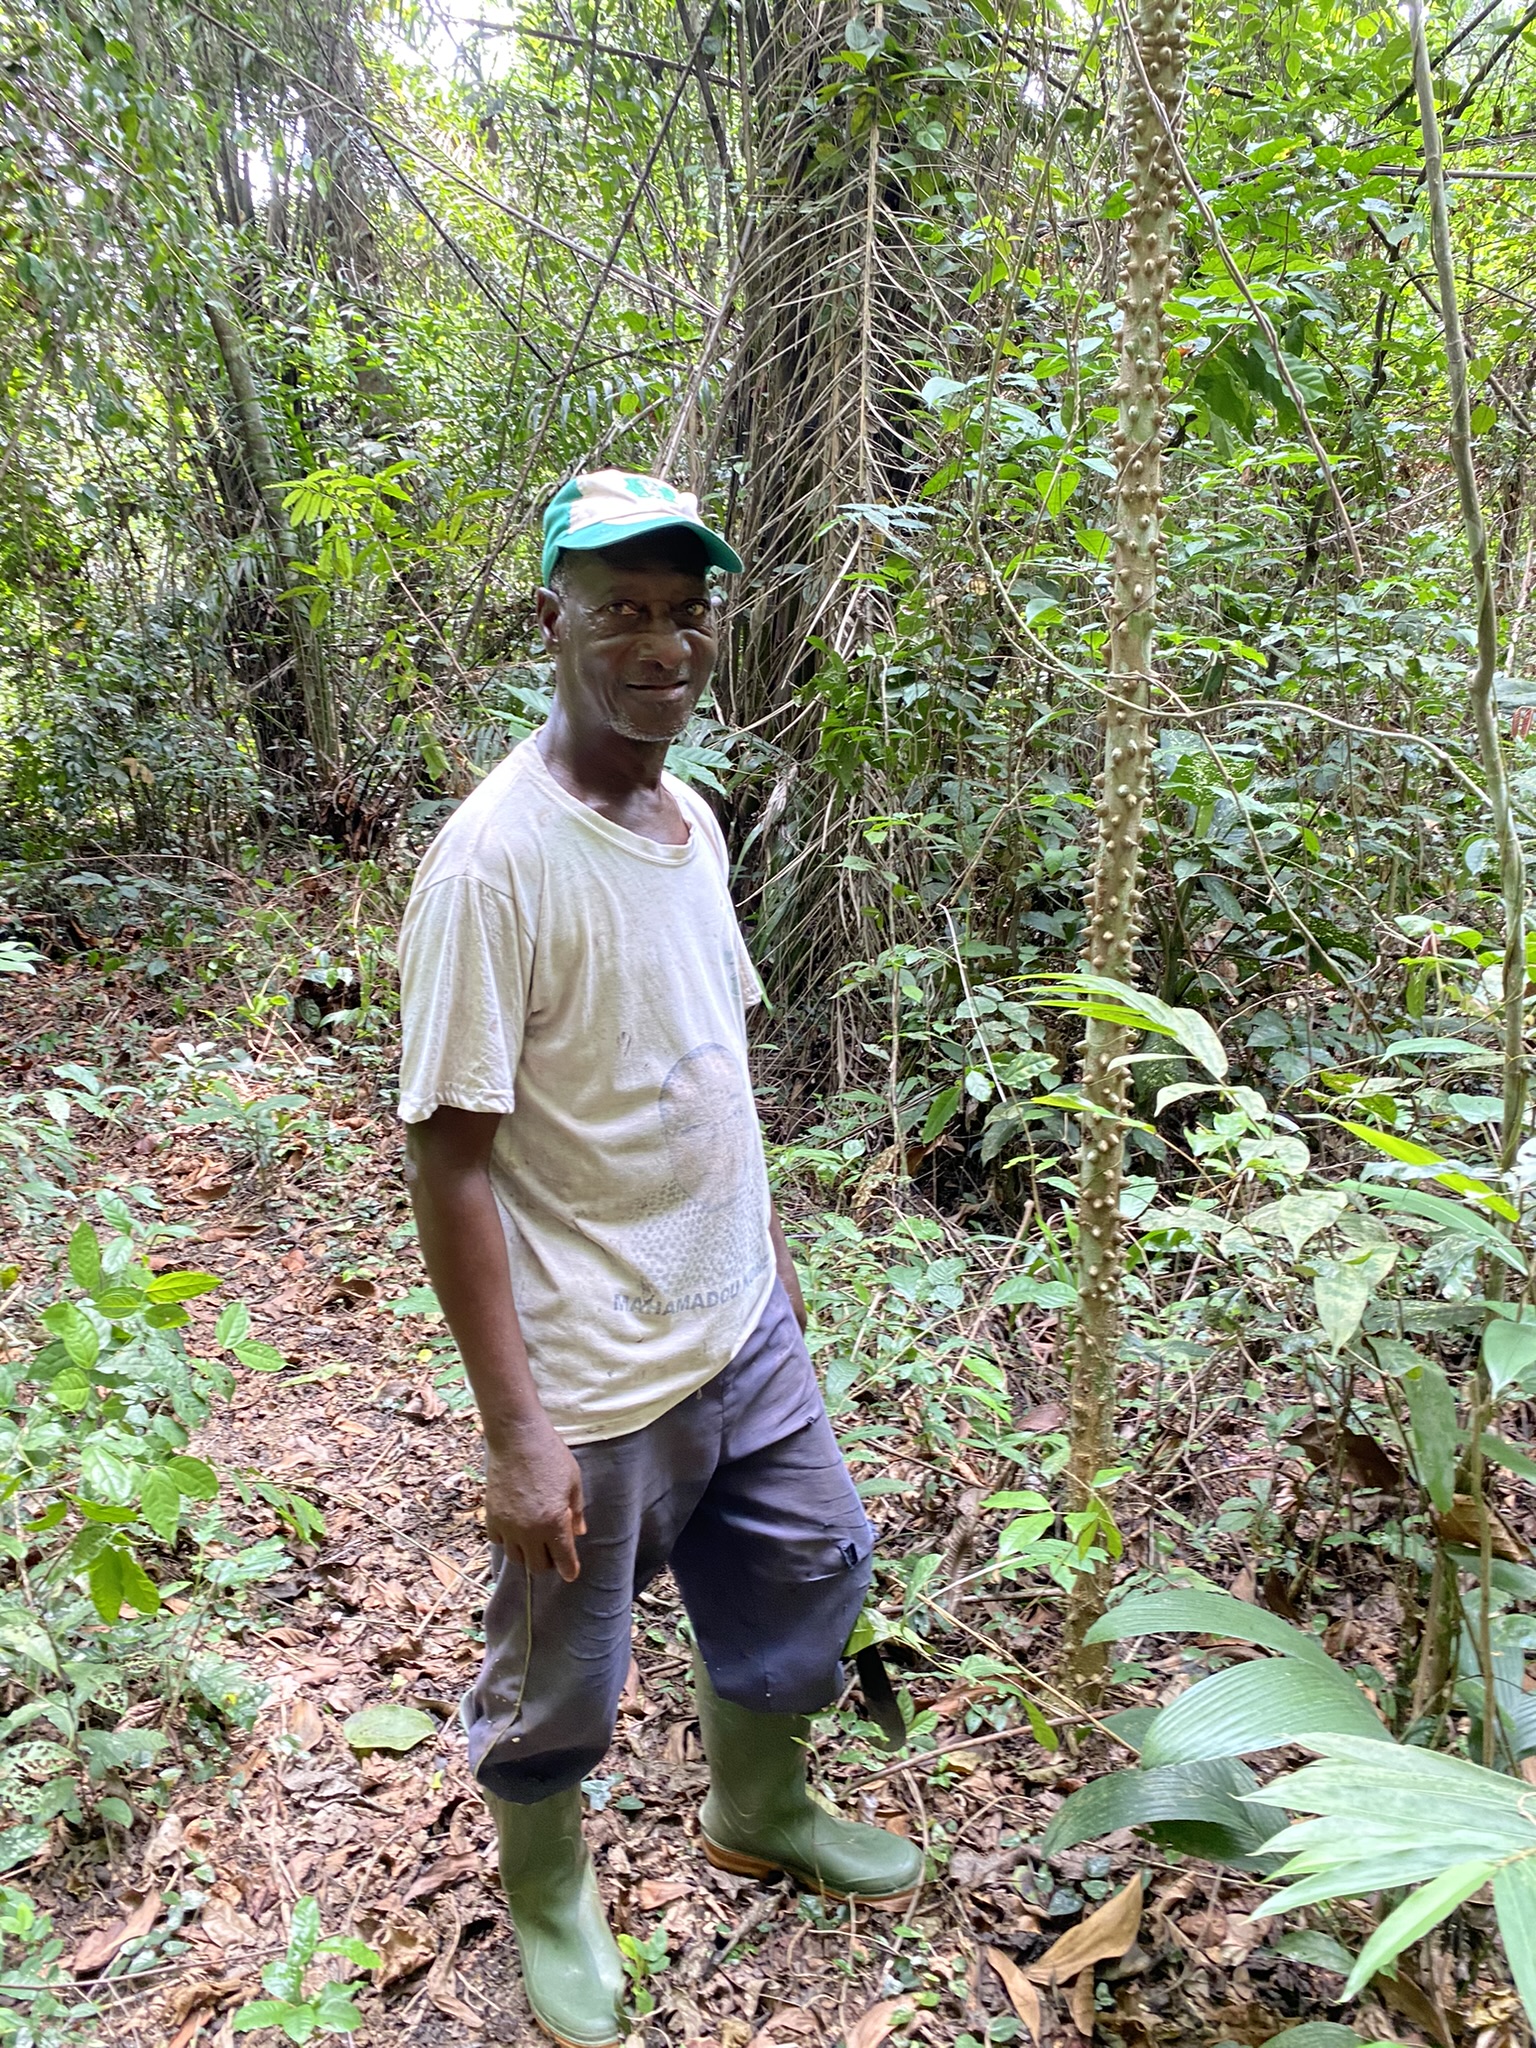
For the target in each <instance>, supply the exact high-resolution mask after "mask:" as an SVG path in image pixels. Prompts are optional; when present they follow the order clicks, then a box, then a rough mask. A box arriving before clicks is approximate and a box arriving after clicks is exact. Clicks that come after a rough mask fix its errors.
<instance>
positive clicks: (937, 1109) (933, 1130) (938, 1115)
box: [220, 1083, 960, 1342]
mask: <svg viewBox="0 0 1536 2048" xmlns="http://www.w3.org/2000/svg"><path fill="white" fill-rule="evenodd" d="M959 1107H960V1087H959V1084H958V1083H956V1085H955V1086H954V1087H953V1088H941V1089H940V1090H939V1092H938V1094H937V1095H936V1096H935V1097H934V1099H933V1102H932V1105H931V1106H930V1108H929V1111H928V1114H927V1116H926V1117H925V1118H924V1119H923V1129H922V1135H921V1137H920V1139H919V1142H920V1143H921V1144H924V1145H931V1144H932V1143H933V1141H934V1139H935V1138H936V1137H938V1135H939V1133H940V1132H941V1131H942V1130H943V1128H944V1126H945V1125H946V1124H947V1123H948V1122H949V1120H950V1118H951V1117H952V1116H953V1115H954V1113H955V1111H956V1110H957V1109H958V1108H959ZM221 1327H222V1326H221ZM220 1341H221V1342H222V1341H225V1340H223V1339H221V1340H220Z"/></svg>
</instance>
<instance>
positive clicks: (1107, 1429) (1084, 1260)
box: [1065, 0, 1189, 1687]
mask: <svg viewBox="0 0 1536 2048" xmlns="http://www.w3.org/2000/svg"><path fill="white" fill-rule="evenodd" d="M1132 35H1133V38H1134V47H1133V48H1132V50H1131V51H1130V58H1131V67H1130V68H1131V77H1130V85H1129V92H1128V104H1127V110H1126V119H1127V127H1128V129H1129V138H1130V149H1131V157H1132V164H1133V169H1134V174H1135V177H1134V184H1135V190H1134V195H1133V197H1132V201H1131V209H1130V213H1129V215H1128V216H1127V220H1126V235H1125V252H1124V257H1123V260H1122V263H1121V269H1120V295H1119V296H1120V313H1121V328H1120V360H1119V378H1118V381H1117V383H1116V386H1115V399H1116V404H1117V406H1118V408H1119V424H1118V428H1117V431H1116V435H1115V515H1114V556H1113V591H1112V598H1111V618H1110V641H1109V678H1108V691H1107V695H1106V699H1105V710H1104V786H1103V794H1102V796H1101V798H1100V801H1099V813H1098V819H1099V841H1098V853H1097V856H1096V859H1095V863H1094V875H1093V892H1092V898H1091V905H1090V911H1089V920H1088V936H1087V961H1086V964H1087V967H1088V969H1089V970H1090V971H1091V972H1092V973H1094V974H1103V975H1111V976H1113V977H1114V978H1115V979H1116V980H1119V981H1129V980H1131V979H1132V978H1133V974H1134V966H1133V961H1134V953H1135V944H1136V930H1137V899H1138V896H1139V892H1140V882H1141V834H1142V815H1143V811H1144V809H1145V806H1146V801H1147V789H1148V783H1149V779H1150V755H1151V751H1152V741H1151V736H1150V734H1149V732H1148V726H1147V705H1148V684H1149V681H1150V671H1151V663H1152V634H1153V625H1154V621H1155V617H1156V600H1157V564H1158V556H1159V554H1160V552H1161V542H1160V539H1159V514H1160V511H1161V506H1162V481H1163V410H1164V392H1163V358H1164V354H1165V347H1164V340H1163V314H1164V307H1165V305H1166V302H1167V297H1168V279H1169V272H1170V269H1171V266H1172V261H1173V248H1174V243H1175V239H1176V237H1177V234H1178V199H1179V173H1178V166H1177V163H1176V161H1175V157H1174V151H1173V146H1172V143H1171V141H1170V136H1169V132H1168V131H1169V130H1176V124H1177V121H1178V117H1179V108H1180V105H1181V103H1182V100H1183V97H1184V77H1185V67H1186V64H1187V61H1188V48H1189V41H1188V15H1187V12H1186V9H1185V7H1184V5H1183V0H1175V4H1172V5H1169V4H1166V0H1141V5H1140V7H1139V9H1138V12H1137V16H1136V20H1135V24H1134V27H1133V29H1132ZM1154 94H1155V95H1156V98H1157V100H1158V101H1160V102H1161V106H1162V110H1163V115H1165V116H1166V127H1165V122H1164V118H1163V117H1162V115H1160V113H1159V108H1158V106H1157V105H1156V104H1154V100H1153V95H1154ZM1128 1050H1129V1037H1128V1034H1127V1032H1126V1031H1125V1029H1124V1028H1123V1027H1121V1026H1120V1025H1117V1024H1110V1023H1106V1022H1104V1021H1102V1020H1100V1019H1090V1021H1089V1023H1088V1028H1087V1038H1086V1042H1085V1046H1084V1057H1083V1076H1082V1092H1083V1094H1084V1095H1085V1096H1086V1097H1087V1099H1088V1100H1089V1101H1090V1102H1091V1103H1093V1104H1094V1106H1095V1108H1096V1109H1097V1110H1098V1111H1099V1112H1100V1114H1098V1115H1095V1116H1085V1117H1084V1119H1083V1138H1082V1152H1081V1156H1080V1161H1079V1173H1078V1209H1077V1225H1078V1229H1077V1284H1078V1296H1079V1304H1078V1320H1077V1329H1076V1333H1075V1339H1074V1345H1073V1353H1072V1370H1071V1383H1072V1386H1071V1401H1072V1419H1071V1431H1072V1455H1071V1462H1070V1465H1069V1467H1068V1483H1069V1498H1070V1504H1071V1506H1072V1507H1073V1508H1074V1509H1075V1510H1082V1509H1085V1508H1087V1507H1089V1506H1090V1505H1091V1504H1092V1503H1093V1501H1094V1499H1095V1497H1096V1485H1097V1478H1098V1474H1099V1473H1100V1472H1101V1471H1102V1470H1103V1469H1104V1467H1105V1466H1106V1465H1108V1464H1109V1462H1110V1460H1111V1457H1112V1455H1113V1450H1114V1416H1115V1392H1116V1362H1117V1355H1118V1351H1119V1344H1120V1290H1121V1279H1122V1274H1123V1266H1124V1251H1123V1244H1122V1235H1121V1224H1120V1184H1121V1180H1122V1177H1123V1175H1124V1170H1125V1128H1124V1123H1123V1118H1124V1115H1125V1106H1126V1085H1127V1069H1126V1067H1125V1065H1124V1064H1123V1061H1124V1056H1125V1054H1126V1053H1127V1051H1128ZM1105 1591H1106V1587H1105V1583H1104V1576H1103V1574H1102V1572H1100V1573H1094V1574H1087V1573H1085V1574H1082V1575H1080V1576H1079V1577H1078V1578H1077V1579H1076V1580H1075V1581H1074V1582H1073V1590H1072V1593H1071V1596H1070V1598H1069V1602H1068V1610H1067V1634H1066V1644H1065V1655H1066V1660H1067V1668H1068V1671H1069V1673H1070V1674H1071V1676H1072V1677H1073V1678H1074V1679H1075V1680H1076V1681H1077V1683H1078V1684H1079V1685H1082V1686H1084V1687H1089V1686H1092V1685H1093V1684H1095V1683H1096V1682H1097V1680H1098V1678H1099V1676H1100V1674H1101V1673H1102V1670H1103V1665H1104V1653H1103V1651H1102V1649H1101V1648H1099V1647H1098V1646H1096V1645H1093V1644H1089V1643H1085V1642H1084V1640H1083V1638H1084V1635H1085V1633H1086V1631H1087V1629H1088V1628H1089V1627H1090V1625H1091V1624H1092V1622H1093V1621H1094V1620H1095V1619H1096V1618H1097V1616H1098V1615H1099V1614H1100V1613H1102V1611H1103V1605H1104V1594H1105Z"/></svg>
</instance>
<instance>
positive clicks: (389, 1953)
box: [357, 1899, 437, 1989]
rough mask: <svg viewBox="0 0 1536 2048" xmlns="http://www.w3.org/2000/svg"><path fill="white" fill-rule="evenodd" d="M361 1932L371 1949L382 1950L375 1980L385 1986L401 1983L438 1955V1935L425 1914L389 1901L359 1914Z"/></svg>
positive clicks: (394, 1901)
mask: <svg viewBox="0 0 1536 2048" xmlns="http://www.w3.org/2000/svg"><path fill="white" fill-rule="evenodd" d="M357 1931H358V1933H359V1934H360V1935H361V1936H362V1938H363V1940H364V1941H366V1942H367V1944H368V1946H369V1947H370V1948H376V1949H377V1950H378V1952H379V1962H378V1964H377V1966H376V1967H375V1969H374V1973H373V1981H374V1983H375V1984H377V1985H378V1986H379V1987H380V1988H381V1989H382V1988H383V1986H384V1985H386V1984H398V1983H399V1981H400V1979H401V1978H402V1977H409V1976H410V1974H411V1972H412V1971H413V1970H419V1969H420V1968H421V1967H422V1965H423V1964H424V1963H430V1962H431V1961H433V1959H434V1958H435V1957H436V1955H437V1938H436V1936H435V1935H434V1934H433V1932H432V1923H431V1921H430V1920H428V1918H427V1916H426V1914H425V1913H418V1912H417V1911H416V1910H415V1908H414V1907H412V1906H405V1905H401V1904H399V1903H398V1902H397V1901H396V1900H393V1899H391V1900H389V1901H388V1902H387V1903H386V1904H384V1905H381V1906H377V1907H372V1908H369V1909H367V1910H365V1911H364V1912H362V1913H359V1914H358V1916H357Z"/></svg>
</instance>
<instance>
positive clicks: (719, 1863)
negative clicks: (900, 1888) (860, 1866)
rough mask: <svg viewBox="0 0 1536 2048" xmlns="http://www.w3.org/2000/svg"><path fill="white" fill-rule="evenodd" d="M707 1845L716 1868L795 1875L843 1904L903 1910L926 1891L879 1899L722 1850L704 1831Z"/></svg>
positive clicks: (803, 1885) (916, 1888)
mask: <svg viewBox="0 0 1536 2048" xmlns="http://www.w3.org/2000/svg"><path fill="white" fill-rule="evenodd" d="M699 1840H700V1841H701V1842H702V1843H703V1845H704V1860H705V1861H706V1862H707V1863H713V1865H714V1866H715V1868H716V1870H728V1871H729V1872H730V1873H731V1875H732V1876H733V1877H757V1878H763V1877H773V1876H775V1875H777V1874H782V1875H783V1876H785V1877H790V1878H793V1879H794V1881H795V1883H796V1884H797V1885H799V1887H800V1889H801V1890H802V1891H807V1892H817V1893H819V1894H820V1895H821V1897H822V1898H824V1899H833V1900H835V1901H836V1902H837V1903H838V1904H839V1905H843V1906H873V1907H874V1908H875V1910H876V1912H879V1913H901V1912H905V1910H906V1909H907V1907H908V1906H910V1905H911V1904H912V1902H913V1901H914V1900H915V1899H916V1897H917V1895H918V1893H919V1892H920V1891H921V1890H922V1885H921V1883H918V1884H914V1885H910V1886H908V1888H907V1890H906V1891H904V1892H886V1893H884V1894H883V1895H882V1896H881V1897H879V1898H875V1897H873V1896H872V1895H871V1894H870V1893H868V1892H840V1891H837V1890H835V1889H834V1888H833V1886H831V1885H829V1884H823V1883H822V1882H821V1880H820V1879H819V1878H812V1877H805V1876H802V1874H801V1873H800V1872H799V1871H798V1870H791V1869H789V1867H788V1866H787V1865H786V1864H783V1863H775V1862H773V1861H772V1860H771V1858H765V1857H762V1856H745V1855H743V1854H742V1852H741V1851H740V1850H739V1849H722V1848H721V1846H720V1844H719V1843H718V1842H712V1841H711V1840H710V1839H709V1837H708V1835H705V1834H701V1835H700V1836H699Z"/></svg>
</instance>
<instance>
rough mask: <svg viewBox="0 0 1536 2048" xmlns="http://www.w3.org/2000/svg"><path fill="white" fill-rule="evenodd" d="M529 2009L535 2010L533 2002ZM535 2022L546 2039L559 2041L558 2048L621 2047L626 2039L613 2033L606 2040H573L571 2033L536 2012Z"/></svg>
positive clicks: (534, 2015)
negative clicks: (566, 2032)
mask: <svg viewBox="0 0 1536 2048" xmlns="http://www.w3.org/2000/svg"><path fill="white" fill-rule="evenodd" d="M528 2009H529V2011H530V2012H533V2007H532V2005H531V2004H530V2006H529V2008H528ZM533 2023H534V2025H535V2026H536V2027H537V2028H538V2030H539V2032H540V2033H541V2034H542V2035H543V2036H544V2037H545V2039H546V2040H548V2041H554V2042H555V2043H557V2048H620V2043H621V2042H622V2041H623V2039H624V2036H623V2035H622V2034H613V2035H611V2036H610V2037H609V2039H608V2040H606V2041H573V2040H572V2039H571V2037H570V2035H569V2034H562V2033H560V2032H559V2031H558V2030H557V2029H556V2028H554V2027H552V2026H551V2025H550V2024H549V2021H548V2020H546V2019H543V2018H541V2017H540V2015H539V2014H538V2013H536V2012H535V2013H534V2014H533Z"/></svg>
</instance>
